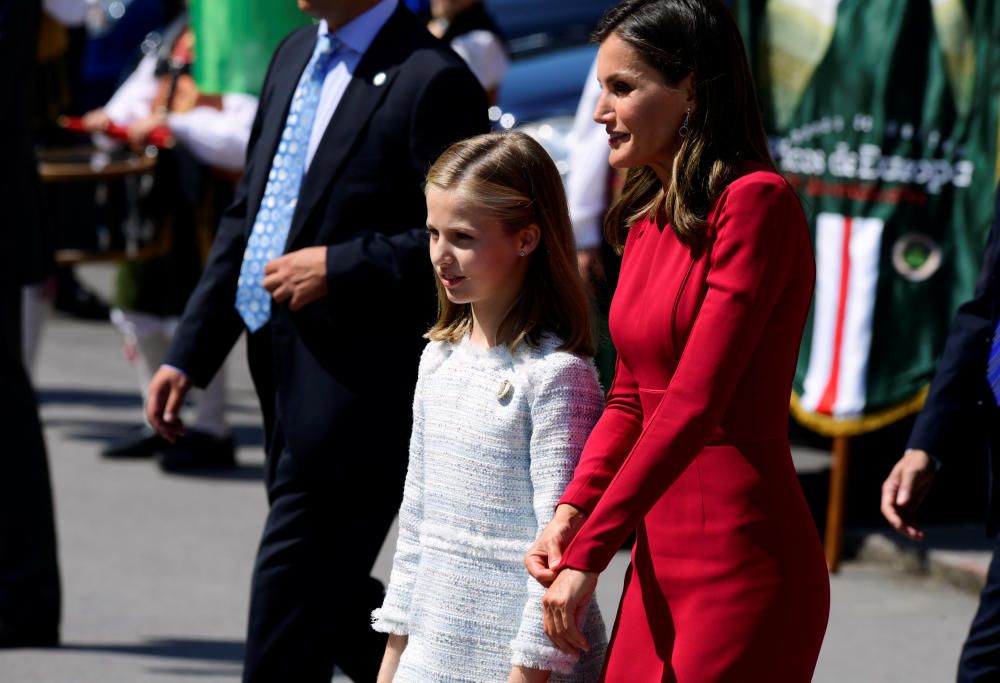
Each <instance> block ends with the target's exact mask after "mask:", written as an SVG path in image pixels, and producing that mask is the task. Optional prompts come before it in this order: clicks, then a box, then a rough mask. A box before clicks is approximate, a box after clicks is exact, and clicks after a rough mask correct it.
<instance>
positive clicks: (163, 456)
mask: <svg viewBox="0 0 1000 683" xmlns="http://www.w3.org/2000/svg"><path fill="white" fill-rule="evenodd" d="M156 457H157V461H158V462H159V463H160V469H162V470H163V471H164V472H174V473H187V472H201V471H205V470H220V469H229V468H232V467H236V445H235V443H234V442H233V437H231V436H225V437H222V438H219V437H217V436H212V435H211V434H206V433H205V432H199V431H194V430H190V429H189V430H188V431H187V433H186V434H184V436H182V437H180V438H179V439H177V443H175V444H173V445H172V446H170V447H169V448H165V449H164V450H162V451H160V452H159V453H157V456H156Z"/></svg>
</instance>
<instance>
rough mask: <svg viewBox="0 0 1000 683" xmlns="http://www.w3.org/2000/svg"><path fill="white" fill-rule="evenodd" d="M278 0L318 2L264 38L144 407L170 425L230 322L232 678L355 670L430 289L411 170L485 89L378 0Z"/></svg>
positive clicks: (359, 673)
mask: <svg viewBox="0 0 1000 683" xmlns="http://www.w3.org/2000/svg"><path fill="white" fill-rule="evenodd" d="M298 3H299V7H300V8H301V9H303V10H304V11H306V12H309V13H310V14H312V15H313V16H315V17H317V18H320V19H322V20H323V21H322V22H321V23H320V26H319V30H318V31H317V28H316V27H306V28H303V29H299V30H298V31H295V32H294V33H292V34H291V35H289V37H288V38H286V39H285V41H284V42H283V43H282V44H281V45H280V46H279V47H278V49H277V51H276V52H275V55H274V57H273V59H272V61H271V66H270V68H269V71H268V75H267V77H266V79H265V82H264V87H263V89H262V93H261V100H260V108H259V112H258V116H257V120H256V122H255V124H254V127H253V131H252V133H251V137H250V146H249V152H248V157H247V169H246V172H245V174H244V176H243V178H242V180H241V181H240V184H239V187H238V188H237V191H236V199H235V201H234V203H233V204H232V206H231V207H230V208H229V209H228V210H227V212H226V215H225V216H224V217H223V219H222V221H221V223H220V226H219V232H218V235H217V237H216V239H215V243H214V245H213V247H212V252H211V254H210V255H209V259H208V263H207V265H206V268H205V271H204V274H203V275H202V278H201V280H200V282H199V284H198V287H197V289H196V290H195V292H194V294H193V295H192V297H191V300H190V301H189V303H188V306H187V308H186V310H185V312H184V316H183V319H182V321H181V324H180V327H179V329H178V330H177V333H176V336H175V338H174V341H173V344H172V346H171V349H170V351H169V353H168V354H167V358H166V361H165V365H164V366H162V367H161V368H160V370H159V371H158V372H157V373H156V375H155V376H154V378H153V380H152V382H151V384H150V390H149V400H148V402H147V415H148V417H149V419H150V423H151V424H153V426H154V427H156V429H157V430H158V431H159V432H160V433H161V434H163V435H164V436H166V437H167V438H170V439H173V438H176V436H177V435H178V434H180V433H181V431H182V429H183V426H182V425H181V424H180V422H179V420H178V418H177V414H178V412H179V408H180V405H181V402H182V400H183V396H184V394H185V392H186V391H187V389H188V388H189V387H190V386H191V385H192V384H194V385H196V386H204V385H205V384H206V383H207V382H208V381H209V380H210V379H211V377H212V375H213V374H214V373H215V371H216V370H217V369H218V367H219V366H220V365H221V363H222V361H223V360H224V359H225V357H226V354H227V353H228V352H229V350H230V348H231V347H232V346H233V344H234V343H235V341H236V339H237V338H238V337H239V335H240V334H241V333H242V331H243V329H244V327H246V328H247V329H248V330H250V334H249V336H248V355H249V363H250V370H251V374H252V376H253V379H254V383H255V385H256V389H257V393H258V396H259V398H260V402H261V407H262V409H263V413H264V422H265V430H266V435H267V445H266V447H267V467H266V480H267V481H266V483H267V491H268V499H269V502H270V511H269V514H268V518H267V523H266V526H265V529H264V533H263V538H262V540H261V544H260V548H259V551H258V555H257V563H256V566H255V570H254V579H253V588H252V596H251V605H250V617H249V633H248V642H247V653H246V666H245V670H244V680H245V681H253V682H259V681H296V682H297V683H298V682H308V681H328V680H329V678H330V675H331V672H332V669H333V666H334V664H336V665H338V666H339V667H340V668H341V669H342V670H344V671H345V672H346V673H347V674H348V675H349V676H351V677H352V678H353V679H354V680H356V681H373V680H375V677H376V674H377V671H378V665H379V661H380V659H381V655H382V651H383V648H384V643H385V639H384V637H383V636H380V635H378V634H376V633H375V632H374V631H372V630H371V628H370V626H369V624H370V619H369V615H370V612H371V610H372V609H373V608H376V607H378V606H379V605H380V603H381V600H382V594H383V587H382V585H381V584H380V583H379V582H378V581H376V580H375V579H373V578H371V576H370V571H371V567H372V565H373V563H374V561H375V558H376V555H377V554H378V552H379V549H380V547H381V545H382V542H383V540H384V538H385V535H386V533H387V531H388V528H389V526H390V524H391V522H392V519H393V517H394V515H395V513H396V510H397V508H398V505H399V501H400V499H401V495H402V483H403V479H404V476H405V469H406V453H407V443H408V439H409V430H410V410H411V408H410V407H411V404H412V392H413V386H414V384H415V381H416V369H417V362H418V359H419V353H420V350H421V348H422V346H423V342H422V339H421V334H422V332H423V331H424V330H426V327H427V325H428V323H429V322H430V320H431V317H432V315H433V308H434V301H435V297H434V292H433V277H432V271H431V270H430V266H429V261H428V257H427V245H426V227H425V220H426V210H425V205H424V197H423V192H422V183H423V177H424V174H425V172H426V170H427V168H428V167H429V165H430V163H431V162H432V161H433V159H434V158H436V156H437V155H438V154H439V153H440V152H442V151H443V150H444V149H445V148H446V147H447V146H448V145H449V144H450V143H452V142H454V141H456V140H459V139H461V138H464V137H468V136H470V135H474V134H477V133H480V132H485V131H486V129H487V120H486V100H485V95H484V93H483V91H482V89H481V88H480V86H479V84H478V83H477V82H476V79H475V77H474V76H473V75H472V74H471V73H470V72H469V71H468V70H467V68H466V67H465V65H464V64H463V63H462V61H461V60H460V59H459V58H458V57H457V56H456V55H455V54H454V53H452V52H451V51H449V50H448V48H447V47H446V46H444V45H443V44H442V43H440V42H438V41H437V40H435V39H434V38H433V37H431V36H430V34H428V33H427V32H426V30H425V28H424V27H423V26H421V25H420V23H419V22H418V21H417V19H416V18H415V17H413V15H411V14H410V13H409V11H408V10H406V9H405V8H404V7H401V6H397V0H382V1H381V2H379V1H378V0H298ZM310 79H318V81H311V80H310ZM303 127H305V128H306V130H302V128H303ZM303 166H304V169H305V170H304V171H303ZM271 255H273V256H274V258H271ZM265 290H266V291H265ZM358 501H361V502H360V503H359V502H358Z"/></svg>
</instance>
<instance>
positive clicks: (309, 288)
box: [264, 247, 327, 311]
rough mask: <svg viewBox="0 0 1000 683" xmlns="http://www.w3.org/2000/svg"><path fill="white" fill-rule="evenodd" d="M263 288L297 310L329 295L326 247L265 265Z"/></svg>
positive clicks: (273, 296) (300, 251)
mask: <svg viewBox="0 0 1000 683" xmlns="http://www.w3.org/2000/svg"><path fill="white" fill-rule="evenodd" d="M264 289H266V290H267V291H269V292H270V293H271V297H272V298H274V300H275V301H278V302H284V301H288V307H289V308H290V309H292V310H293V311H297V310H299V309H300V308H302V307H304V306H308V305H309V304H311V303H312V302H314V301H318V300H319V299H322V298H323V297H324V296H326V293H327V285H326V247H306V248H305V249H299V250H298V251H293V252H289V253H287V254H285V255H284V256H279V257H278V258H276V259H274V260H273V261H268V262H267V264H266V265H265V266H264Z"/></svg>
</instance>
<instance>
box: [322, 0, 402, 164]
mask: <svg viewBox="0 0 1000 683" xmlns="http://www.w3.org/2000/svg"><path fill="white" fill-rule="evenodd" d="M398 1H399V0H381V2H379V3H378V4H377V5H375V6H374V7H372V8H371V9H369V10H367V11H366V12H364V13H363V14H360V15H358V16H357V17H355V18H354V19H352V20H351V21H349V22H348V23H346V24H344V25H343V26H341V27H340V28H339V29H337V30H336V31H334V32H333V33H332V34H330V35H331V36H332V38H333V39H334V40H335V41H336V42H337V43H339V44H340V46H339V49H338V50H337V53H336V55H334V57H333V61H332V62H331V63H330V68H329V70H328V71H327V72H326V77H325V78H324V79H323V89H322V90H321V91H320V96H319V103H318V104H317V106H316V118H315V119H314V120H313V127H312V131H311V133H310V135H309V147H308V148H307V149H306V170H307V171H308V170H309V166H310V165H311V164H312V160H313V156H314V155H315V154H316V148H317V147H319V143H320V140H322V139H323V133H325V132H326V127H327V125H329V123H330V119H331V118H333V114H334V112H335V111H337V105H339V104H340V100H341V98H342V97H343V96H344V92H345V91H346V90H347V86H348V85H349V84H350V82H351V78H352V77H353V76H354V70H355V69H356V68H357V66H358V62H360V61H361V58H362V57H363V56H364V54H365V52H366V51H367V50H368V48H369V46H371V44H372V41H373V40H375V36H376V35H378V32H379V31H381V30H382V27H383V26H385V23H386V22H387V21H389V18H390V17H391V16H392V14H393V12H395V11H396V6H397V4H398ZM328 33H330V29H329V27H328V26H327V23H326V20H323V21H321V22H320V23H319V28H318V35H323V34H328Z"/></svg>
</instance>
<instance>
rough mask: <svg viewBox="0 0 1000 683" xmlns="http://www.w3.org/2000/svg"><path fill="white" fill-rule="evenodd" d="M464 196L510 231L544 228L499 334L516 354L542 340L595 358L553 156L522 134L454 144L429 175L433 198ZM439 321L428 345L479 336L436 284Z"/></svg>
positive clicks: (465, 309) (466, 310) (464, 309)
mask: <svg viewBox="0 0 1000 683" xmlns="http://www.w3.org/2000/svg"><path fill="white" fill-rule="evenodd" d="M430 189H434V190H446V191H454V192H457V193H458V194H459V195H460V196H461V198H462V200H463V201H465V202H469V203H471V204H474V205H477V206H480V207H482V209H483V210H484V211H487V212H489V213H490V214H491V215H492V216H493V217H494V218H496V219H497V220H499V221H500V222H501V223H502V224H503V225H504V226H505V227H506V228H507V229H508V230H510V231H512V232H516V231H517V230H521V229H523V228H525V227H527V226H529V225H532V224H534V225H537V226H538V229H539V232H540V238H539V243H538V247H537V248H536V249H535V250H534V251H533V252H532V253H531V254H529V255H528V257H527V258H529V259H530V261H529V263H528V270H527V273H526V274H525V278H524V286H523V287H522V288H521V291H520V293H519V294H518V297H517V299H516V300H515V301H514V303H513V305H512V306H511V308H510V310H509V311H508V313H507V315H506V316H505V317H504V320H503V322H502V323H501V324H500V328H499V330H498V333H497V338H498V339H502V340H505V341H506V342H507V345H508V347H509V348H510V349H511V350H514V348H515V347H516V346H517V345H518V344H519V343H520V342H522V341H527V342H528V343H529V344H531V345H537V344H538V343H539V341H540V340H541V336H542V334H543V333H546V332H549V333H552V334H554V335H556V336H557V337H559V338H560V339H561V340H562V345H561V346H560V347H559V349H560V350H562V351H569V352H570V353H574V354H577V355H579V356H592V355H593V354H594V343H593V338H592V333H591V323H590V302H589V300H588V298H587V293H586V290H585V289H584V285H583V281H582V279H581V278H580V274H579V271H578V270H577V265H576V248H575V246H574V243H573V230H572V227H571V224H570V221H569V212H568V210H567V208H566V195H565V192H564V191H563V185H562V180H561V179H560V177H559V172H558V171H557V170H556V166H555V163H554V162H553V161H552V158H551V157H550V156H549V155H548V152H546V151H545V149H544V148H543V147H542V146H541V145H539V144H538V143H537V142H535V141H534V140H532V139H531V138H530V137H528V136H527V135H525V134H523V133H487V134H485V135H478V136H476V137H472V138H469V139H468V140H463V141H461V142H458V143H455V144H454V145H452V146H451V147H449V148H448V149H447V150H445V152H444V154H442V155H441V156H440V157H439V158H438V160H437V161H435V162H434V165H433V166H431V169H430V171H428V173H427V184H426V188H425V192H426V190H430ZM435 280H436V281H437V291H438V319H437V322H436V323H435V324H434V326H433V327H432V328H431V329H430V331H429V332H428V333H427V335H426V337H427V338H428V339H430V340H433V341H449V342H457V341H459V340H461V339H462V337H464V336H465V335H466V334H467V333H468V332H469V331H471V328H472V308H471V306H470V305H469V304H455V303H452V302H451V301H449V300H448V296H447V295H446V294H445V289H444V287H443V286H442V284H441V281H440V280H437V278H435Z"/></svg>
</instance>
